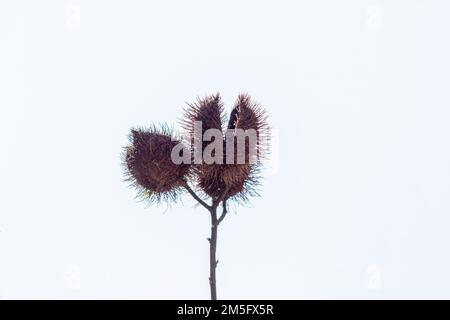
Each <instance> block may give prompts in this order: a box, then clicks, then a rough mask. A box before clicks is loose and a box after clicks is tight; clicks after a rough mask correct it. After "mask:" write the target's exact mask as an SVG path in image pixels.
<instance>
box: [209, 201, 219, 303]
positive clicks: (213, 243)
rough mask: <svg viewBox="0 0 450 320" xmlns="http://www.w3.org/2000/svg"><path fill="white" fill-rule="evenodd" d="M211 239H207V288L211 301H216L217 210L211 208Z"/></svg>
mask: <svg viewBox="0 0 450 320" xmlns="http://www.w3.org/2000/svg"><path fill="white" fill-rule="evenodd" d="M210 213H211V238H210V239H209V286H210V288H211V300H217V287H216V267H217V262H218V261H217V259H216V248H217V228H218V223H217V208H211V210H210Z"/></svg>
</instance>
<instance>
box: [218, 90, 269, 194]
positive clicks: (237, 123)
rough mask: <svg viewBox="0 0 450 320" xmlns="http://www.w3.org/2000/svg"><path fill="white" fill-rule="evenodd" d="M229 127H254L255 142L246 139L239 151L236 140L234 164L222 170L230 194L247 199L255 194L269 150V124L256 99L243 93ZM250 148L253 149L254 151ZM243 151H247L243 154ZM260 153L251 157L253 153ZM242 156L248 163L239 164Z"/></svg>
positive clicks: (244, 128) (230, 128)
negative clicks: (262, 160) (260, 172)
mask: <svg viewBox="0 0 450 320" xmlns="http://www.w3.org/2000/svg"><path fill="white" fill-rule="evenodd" d="M228 129H229V130H234V129H242V130H251V129H253V130H255V132H256V144H255V145H250V143H249V140H247V139H246V140H245V148H244V149H243V150H240V149H239V150H238V145H237V141H236V139H235V140H233V142H234V160H235V163H234V164H227V165H226V166H225V168H224V170H223V180H224V182H225V184H226V185H227V187H228V188H229V191H228V195H227V197H229V198H232V197H234V198H240V200H242V201H246V200H247V198H248V196H251V195H254V194H256V193H257V192H256V187H257V186H258V185H259V181H258V177H259V174H258V173H259V171H260V168H261V159H263V158H264V156H265V155H266V154H267V152H268V142H269V137H270V127H269V125H268V123H267V115H266V113H265V110H264V109H263V108H262V107H261V106H260V105H259V104H257V103H255V102H253V101H252V100H251V98H250V96H249V95H247V94H240V95H239V96H238V99H237V101H236V104H235V106H234V108H233V110H232V112H231V115H230V120H229V122H228ZM250 148H253V149H252V150H251V149H250ZM242 153H244V154H242ZM251 154H254V155H256V156H257V158H256V159H250V155H251ZM239 156H244V159H245V164H239V163H237V159H238V157H239Z"/></svg>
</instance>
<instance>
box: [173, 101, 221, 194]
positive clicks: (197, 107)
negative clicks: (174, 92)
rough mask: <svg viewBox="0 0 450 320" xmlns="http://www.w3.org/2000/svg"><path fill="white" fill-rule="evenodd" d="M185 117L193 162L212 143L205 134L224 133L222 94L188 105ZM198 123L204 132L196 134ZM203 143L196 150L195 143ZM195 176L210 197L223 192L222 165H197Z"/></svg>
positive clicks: (194, 166) (183, 120) (185, 128)
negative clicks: (195, 128) (212, 132)
mask: <svg viewBox="0 0 450 320" xmlns="http://www.w3.org/2000/svg"><path fill="white" fill-rule="evenodd" d="M184 111H185V112H184V117H183V119H182V121H181V125H182V127H183V129H184V130H185V131H186V132H187V134H188V136H189V138H190V140H191V141H190V142H191V146H192V148H191V156H192V161H193V162H194V160H195V156H194V155H195V154H196V153H197V154H199V155H200V156H201V157H202V156H203V152H204V150H205V148H206V146H207V145H208V144H209V143H210V142H208V141H204V140H203V136H204V133H205V132H206V131H207V130H209V129H217V130H219V131H220V132H222V139H223V129H222V124H223V122H224V120H225V117H224V112H223V103H222V101H221V97H220V94H219V93H217V94H215V95H210V96H207V97H205V98H204V99H197V102H196V103H192V104H188V108H186V109H185V110H184ZM196 123H201V125H202V130H201V131H198V132H195V130H194V127H195V124H196ZM195 140H196V141H200V140H201V141H203V143H202V145H201V149H200V150H199V149H196V147H197V145H196V144H195V143H194V141H195ZM193 169H194V172H195V175H196V176H197V178H198V181H197V183H198V186H199V187H200V189H201V190H202V191H203V192H205V193H206V194H208V195H209V196H213V197H215V196H216V195H217V194H218V193H219V192H220V190H223V183H222V181H221V180H222V179H221V177H222V165H221V164H206V163H205V162H203V161H201V163H196V164H194V165H193Z"/></svg>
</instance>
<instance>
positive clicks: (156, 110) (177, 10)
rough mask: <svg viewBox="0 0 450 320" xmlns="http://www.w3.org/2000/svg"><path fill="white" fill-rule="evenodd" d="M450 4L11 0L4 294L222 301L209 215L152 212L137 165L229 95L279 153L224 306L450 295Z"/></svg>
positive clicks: (253, 210)
mask: <svg viewBox="0 0 450 320" xmlns="http://www.w3.org/2000/svg"><path fill="white" fill-rule="evenodd" d="M449 9H450V2H448V1H445V0H442V1H425V0H421V1H419V0H416V1H410V0H409V1H407V0H404V1H399V0H395V1H376V0H370V1H369V0H363V1H361V0H354V1H332V0H329V1H323V0H322V1H261V0H258V1H256V0H254V1H237V0H236V1H235V0H229V1H198V0H191V1H137V0H135V1H106V0H104V1H100V0H89V1H81V3H80V1H70V0H66V1H61V0H58V1H57V0H54V1H31V0H30V1H2V2H1V4H0V46H1V49H0V146H1V157H0V230H1V232H0V296H1V297H3V298H4V299H7V298H44V299H47V298H139V299H141V298H143V299H144V298H151V299H165V298H177V299H183V298H185V299H208V298H209V285H208V272H209V260H208V259H209V258H208V254H209V247H208V242H207V241H206V237H208V236H209V231H210V230H209V219H208V215H207V213H206V211H205V210H204V209H203V208H201V207H196V206H195V202H194V201H193V200H191V199H190V198H189V196H188V195H186V196H185V198H184V201H183V203H182V204H181V203H180V204H177V205H173V206H171V207H166V206H165V205H161V206H159V207H158V206H152V207H147V206H146V205H145V204H143V203H138V202H136V201H135V200H134V195H135V193H134V191H133V190H131V189H129V188H127V185H126V183H124V182H123V181H122V179H123V175H122V168H121V163H120V153H121V148H122V147H123V146H124V145H125V144H126V143H127V138H126V135H127V133H128V131H129V128H130V127H133V126H147V125H150V124H151V123H158V122H167V123H169V124H173V125H174V126H175V128H179V127H178V125H177V124H176V123H177V119H179V117H180V116H181V115H182V108H183V107H184V106H185V102H186V101H188V102H189V101H194V100H195V99H196V97H197V96H204V95H205V94H207V93H215V92H217V91H220V92H221V94H222V96H223V100H224V102H225V104H226V108H227V110H228V111H229V110H230V109H231V107H232V105H233V103H234V101H235V99H236V97H237V95H238V94H239V93H240V92H248V93H249V94H251V95H252V97H253V98H254V99H255V100H257V101H258V102H260V103H261V104H262V105H264V106H265V107H266V108H267V111H268V114H269V116H270V118H269V120H270V123H271V125H272V127H273V128H275V129H276V131H277V132H279V135H278V138H279V139H278V140H279V143H278V144H277V145H278V147H276V148H275V150H274V158H273V161H272V162H271V163H270V164H269V165H268V167H270V168H268V170H266V173H265V180H264V185H263V187H262V188H261V197H260V198H255V199H253V200H252V202H251V204H249V205H248V206H246V207H235V208H232V210H231V212H230V214H229V216H227V218H226V220H224V222H223V223H222V224H221V226H220V230H219V240H218V241H219V247H218V253H217V255H218V258H219V261H220V262H219V265H218V270H217V272H218V278H217V281H218V296H219V298H224V299H241V298H242V299H244V298H264V299H284V298H286V299H301V298H450V273H449V270H450V257H449V244H450V233H449V231H448V230H449V227H450V217H449V214H450V148H449V138H450V126H449V123H450V108H449V107H450V90H449V86H450V64H449V59H448V57H450V45H449V39H450V36H449V31H450V21H449V20H448V12H449ZM446 57H447V58H446Z"/></svg>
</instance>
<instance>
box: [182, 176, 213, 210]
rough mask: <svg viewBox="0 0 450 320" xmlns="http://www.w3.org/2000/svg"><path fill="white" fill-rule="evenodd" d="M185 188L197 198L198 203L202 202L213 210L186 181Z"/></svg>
mask: <svg viewBox="0 0 450 320" xmlns="http://www.w3.org/2000/svg"><path fill="white" fill-rule="evenodd" d="M184 188H185V189H186V190H187V191H188V192H189V194H190V195H191V196H192V197H193V198H194V199H195V200H197V202H198V203H200V204H201V205H202V206H203V207H205V208H206V209H207V210H208V211H211V209H212V208H211V206H210V205H209V204H207V203H206V202H205V201H203V200H202V199H201V198H200V197H199V196H198V195H197V194H196V193H195V192H194V190H192V188H191V187H190V186H189V185H188V184H187V183H186V184H185V185H184Z"/></svg>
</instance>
